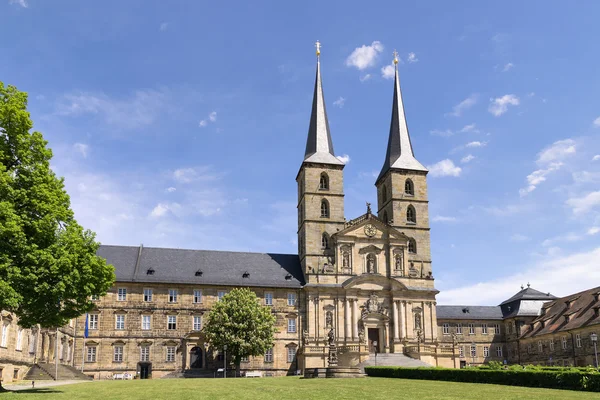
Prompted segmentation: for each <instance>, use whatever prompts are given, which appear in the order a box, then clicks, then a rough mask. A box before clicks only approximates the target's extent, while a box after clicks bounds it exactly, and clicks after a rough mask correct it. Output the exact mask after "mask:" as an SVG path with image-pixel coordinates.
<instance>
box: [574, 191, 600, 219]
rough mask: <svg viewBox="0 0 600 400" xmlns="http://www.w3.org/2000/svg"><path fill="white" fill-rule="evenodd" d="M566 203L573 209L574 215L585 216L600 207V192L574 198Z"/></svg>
mask: <svg viewBox="0 0 600 400" xmlns="http://www.w3.org/2000/svg"><path fill="white" fill-rule="evenodd" d="M566 203H567V205H568V206H570V207H571V208H572V209H573V213H574V214H585V213H587V212H588V211H590V210H592V209H593V208H594V207H596V206H600V191H597V192H591V193H588V194H587V195H585V196H583V197H572V198H570V199H568V200H567V202H566Z"/></svg>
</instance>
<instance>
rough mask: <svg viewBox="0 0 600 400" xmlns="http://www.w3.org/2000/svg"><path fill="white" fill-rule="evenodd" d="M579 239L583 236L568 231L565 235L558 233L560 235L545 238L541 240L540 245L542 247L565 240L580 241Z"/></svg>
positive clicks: (561, 242)
mask: <svg viewBox="0 0 600 400" xmlns="http://www.w3.org/2000/svg"><path fill="white" fill-rule="evenodd" d="M581 239H583V236H581V235H578V234H576V233H574V232H569V233H567V234H565V235H560V236H555V237H552V238H549V239H546V240H544V241H543V242H542V246H544V247H549V246H552V245H556V244H558V245H560V244H563V243H567V242H577V241H580V240H581Z"/></svg>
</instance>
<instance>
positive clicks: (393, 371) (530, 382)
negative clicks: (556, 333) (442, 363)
mask: <svg viewBox="0 0 600 400" xmlns="http://www.w3.org/2000/svg"><path fill="white" fill-rule="evenodd" d="M365 372H366V373H367V374H368V375H369V376H377V377H387V378H403V379H425V380H438V381H451V382H470V383H492V384H498V385H510V386H527V387H540V388H550V389H569V390H587V391H594V392H600V374H599V373H598V372H597V371H595V372H591V373H589V372H582V371H542V370H536V369H533V368H530V369H523V367H520V369H518V370H514V369H506V370H504V369H500V370H493V369H478V368H465V369H452V368H402V367H365Z"/></svg>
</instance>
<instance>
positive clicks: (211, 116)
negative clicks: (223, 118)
mask: <svg viewBox="0 0 600 400" xmlns="http://www.w3.org/2000/svg"><path fill="white" fill-rule="evenodd" d="M208 119H209V120H210V122H215V121H216V120H217V112H216V111H213V112H211V113H210V114H208Z"/></svg>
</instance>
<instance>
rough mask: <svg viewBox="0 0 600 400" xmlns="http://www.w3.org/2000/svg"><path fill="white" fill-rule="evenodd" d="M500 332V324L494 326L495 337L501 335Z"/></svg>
mask: <svg viewBox="0 0 600 400" xmlns="http://www.w3.org/2000/svg"><path fill="white" fill-rule="evenodd" d="M500 333H501V332H500V324H495V325H494V335H499V334H500Z"/></svg>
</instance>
